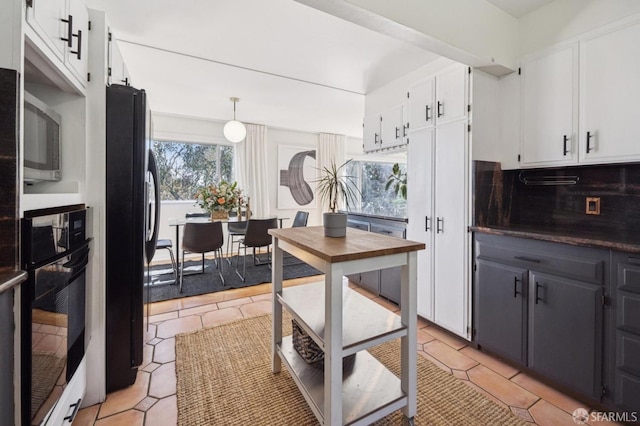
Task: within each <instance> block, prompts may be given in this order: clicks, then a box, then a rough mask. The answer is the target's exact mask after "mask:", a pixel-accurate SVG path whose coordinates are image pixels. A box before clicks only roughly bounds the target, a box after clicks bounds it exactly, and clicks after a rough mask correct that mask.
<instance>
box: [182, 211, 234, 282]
mask: <svg viewBox="0 0 640 426" xmlns="http://www.w3.org/2000/svg"><path fill="white" fill-rule="evenodd" d="M223 245H224V234H223V233H222V222H187V223H186V224H185V225H184V236H183V237H182V262H181V264H180V293H182V282H183V277H184V255H185V253H202V255H203V256H204V253H209V252H214V255H215V264H216V267H217V268H218V275H220V280H222V285H223V286H224V277H223V276H222V246H223ZM202 267H203V269H202V273H204V261H203V264H202Z"/></svg>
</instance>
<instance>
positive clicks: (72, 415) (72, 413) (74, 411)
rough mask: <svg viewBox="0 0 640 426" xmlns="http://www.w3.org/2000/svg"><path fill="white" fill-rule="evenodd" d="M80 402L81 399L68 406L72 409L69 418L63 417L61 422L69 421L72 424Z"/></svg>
mask: <svg viewBox="0 0 640 426" xmlns="http://www.w3.org/2000/svg"><path fill="white" fill-rule="evenodd" d="M81 401H82V399H78V401H77V402H76V403H75V404H71V405H70V406H69V408H72V407H73V411H72V412H71V415H70V416H67V417H65V418H64V419H63V420H69V423H73V419H74V417H75V416H76V414H78V410H79V409H80V402H81Z"/></svg>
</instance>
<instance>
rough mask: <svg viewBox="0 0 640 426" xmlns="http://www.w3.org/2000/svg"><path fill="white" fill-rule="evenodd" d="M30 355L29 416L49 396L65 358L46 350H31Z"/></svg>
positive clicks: (32, 414) (33, 414) (62, 367)
mask: <svg viewBox="0 0 640 426" xmlns="http://www.w3.org/2000/svg"><path fill="white" fill-rule="evenodd" d="M31 356H32V359H31V364H32V367H31V368H32V370H31V371H32V373H31V417H33V416H35V414H36V412H37V411H38V410H39V409H40V407H41V406H42V404H43V403H44V401H45V400H46V399H47V398H49V394H50V393H51V391H52V390H53V388H54V387H55V385H56V382H57V381H58V378H60V373H62V370H63V369H64V366H65V365H66V361H67V359H66V358H59V357H57V356H55V355H53V354H50V353H48V352H33V353H32V355H31Z"/></svg>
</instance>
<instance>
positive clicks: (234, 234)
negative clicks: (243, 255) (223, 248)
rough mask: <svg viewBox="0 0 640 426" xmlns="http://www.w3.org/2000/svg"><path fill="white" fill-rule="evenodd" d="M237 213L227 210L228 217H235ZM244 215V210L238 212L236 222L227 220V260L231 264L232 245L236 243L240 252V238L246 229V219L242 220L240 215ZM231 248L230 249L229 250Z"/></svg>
mask: <svg viewBox="0 0 640 426" xmlns="http://www.w3.org/2000/svg"><path fill="white" fill-rule="evenodd" d="M237 216H238V213H237V212H236V211H232V212H229V217H230V218H231V217H237ZM243 216H244V217H246V213H245V212H241V213H240V218H239V219H238V221H237V222H227V232H228V234H229V238H228V239H227V262H228V263H229V265H231V256H230V251H231V253H233V245H234V244H238V253H239V252H240V245H239V243H240V239H242V237H244V234H245V232H246V231H247V223H248V222H247V221H246V220H242V217H243ZM229 249H231V250H229Z"/></svg>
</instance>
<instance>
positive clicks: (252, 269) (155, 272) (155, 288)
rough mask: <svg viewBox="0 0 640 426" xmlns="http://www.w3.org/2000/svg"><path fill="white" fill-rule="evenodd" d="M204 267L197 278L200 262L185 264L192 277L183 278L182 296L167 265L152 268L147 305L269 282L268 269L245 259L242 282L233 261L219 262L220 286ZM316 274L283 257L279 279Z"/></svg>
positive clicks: (211, 267)
mask: <svg viewBox="0 0 640 426" xmlns="http://www.w3.org/2000/svg"><path fill="white" fill-rule="evenodd" d="M239 261H240V263H239V266H238V270H239V271H240V273H242V262H243V256H240V259H239ZM204 266H205V269H204V274H202V273H200V274H198V273H195V272H198V271H200V270H201V269H202V262H201V261H200V260H189V261H187V262H186V263H185V269H184V271H185V274H193V275H185V276H184V279H183V284H182V293H180V292H178V285H177V284H176V283H175V282H174V278H173V270H172V268H171V264H170V263H168V264H162V265H155V266H152V267H151V269H150V272H151V288H150V289H149V292H150V296H149V301H150V302H160V301H163V300H170V299H177V298H180V297H187V296H197V295H199V294H206V293H214V292H216V291H223V290H229V289H231V288H241V287H249V286H252V285H257V284H263V283H270V282H271V269H270V268H269V266H268V265H254V264H253V260H252V257H251V256H247V272H246V275H245V281H244V282H243V281H242V280H241V279H240V277H239V276H238V275H237V274H236V259H235V258H233V261H232V264H231V265H229V264H228V263H227V261H226V259H225V260H223V261H222V276H223V277H224V285H223V284H222V281H221V280H220V275H218V270H217V268H216V264H215V261H214V260H213V259H206V260H205V265H204ZM319 274H321V272H320V271H318V270H317V269H315V268H313V267H312V266H310V265H308V264H306V263H304V262H301V261H300V260H298V259H297V258H295V257H293V256H285V258H284V270H283V276H284V279H285V280H289V279H293V278H301V277H309V276H312V275H319ZM144 297H145V300H146V297H147V289H146V288H145V289H144Z"/></svg>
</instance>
